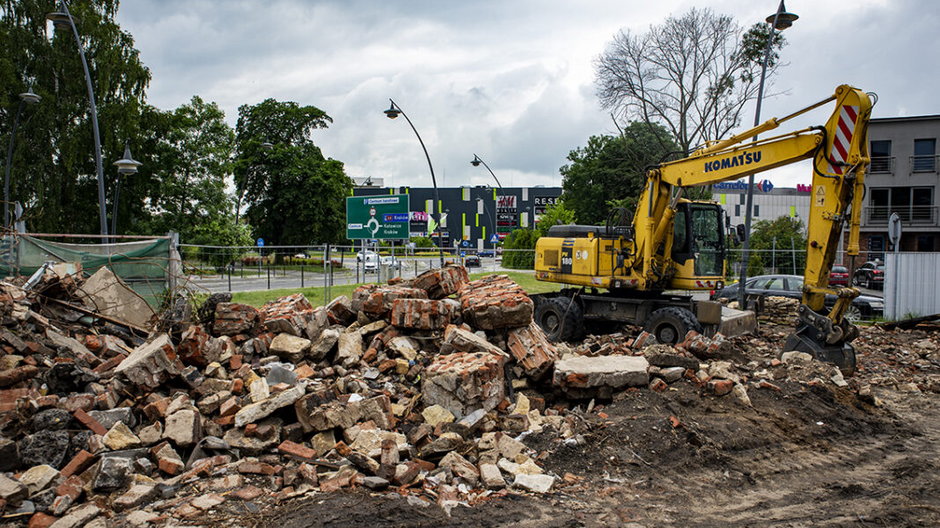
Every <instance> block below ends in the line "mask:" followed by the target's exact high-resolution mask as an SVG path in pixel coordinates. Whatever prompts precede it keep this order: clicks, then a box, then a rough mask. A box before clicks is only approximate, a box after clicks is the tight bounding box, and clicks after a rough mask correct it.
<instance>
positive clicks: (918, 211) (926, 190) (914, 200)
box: [911, 187, 934, 222]
mask: <svg viewBox="0 0 940 528" xmlns="http://www.w3.org/2000/svg"><path fill="white" fill-rule="evenodd" d="M911 220H913V221H915V222H933V220H934V208H933V187H914V188H913V189H911Z"/></svg>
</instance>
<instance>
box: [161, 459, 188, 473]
mask: <svg viewBox="0 0 940 528" xmlns="http://www.w3.org/2000/svg"><path fill="white" fill-rule="evenodd" d="M185 467H186V466H185V465H184V464H183V461H182V460H177V459H173V458H160V459H158V460H157V468H159V469H160V471H162V472H164V473H166V474H167V475H179V474H180V473H182V472H183V469H184V468H185Z"/></svg>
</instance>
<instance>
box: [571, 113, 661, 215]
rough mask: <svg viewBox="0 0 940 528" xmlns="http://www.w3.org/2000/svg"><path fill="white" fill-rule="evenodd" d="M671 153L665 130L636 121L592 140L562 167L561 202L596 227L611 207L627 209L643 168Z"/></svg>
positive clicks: (643, 178) (633, 200) (638, 189)
mask: <svg viewBox="0 0 940 528" xmlns="http://www.w3.org/2000/svg"><path fill="white" fill-rule="evenodd" d="M675 150H676V146H675V144H674V143H673V142H672V140H671V138H670V136H669V132H668V131H667V130H666V129H665V128H663V127H661V126H659V125H656V124H646V123H640V122H635V123H631V124H630V125H629V126H628V127H626V128H625V129H623V130H622V132H621V134H620V135H619V136H591V137H590V139H588V144H587V146H585V147H579V148H577V149H575V150H572V151H571V152H570V153H569V154H568V161H569V162H570V163H568V164H567V165H564V166H563V167H561V169H560V172H561V175H562V189H563V193H562V198H563V200H564V203H565V207H566V208H569V209H570V210H571V211H573V212H574V218H575V220H576V221H577V223H579V224H600V223H603V222H604V221H605V220H606V218H607V213H608V211H609V210H610V209H611V208H612V207H615V206H619V207H627V208H630V209H632V208H633V207H634V206H635V205H636V202H637V200H638V199H639V197H640V194H641V193H642V192H643V188H644V185H645V183H646V169H647V167H649V166H651V165H655V164H657V163H660V162H661V161H663V159H664V158H665V157H666V156H667V155H668V154H669V153H670V152H672V151H675Z"/></svg>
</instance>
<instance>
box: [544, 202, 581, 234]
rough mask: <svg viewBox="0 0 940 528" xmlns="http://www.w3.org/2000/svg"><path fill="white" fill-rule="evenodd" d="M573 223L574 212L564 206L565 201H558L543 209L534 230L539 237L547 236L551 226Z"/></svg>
mask: <svg viewBox="0 0 940 528" xmlns="http://www.w3.org/2000/svg"><path fill="white" fill-rule="evenodd" d="M573 223H574V211H572V210H571V209H568V207H566V206H565V201H564V200H563V199H559V200H558V201H557V202H555V203H554V204H551V205H549V206H548V207H546V208H545V212H544V213H543V214H542V217H541V218H539V222H538V224H537V226H536V228H535V230H536V231H537V232H538V235H539V236H540V237H543V236H546V235H548V230H549V229H550V228H551V227H552V226H553V225H567V224H573Z"/></svg>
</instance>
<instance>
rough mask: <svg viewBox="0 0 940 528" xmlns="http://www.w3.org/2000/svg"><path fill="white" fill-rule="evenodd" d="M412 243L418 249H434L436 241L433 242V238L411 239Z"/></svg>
mask: <svg viewBox="0 0 940 528" xmlns="http://www.w3.org/2000/svg"><path fill="white" fill-rule="evenodd" d="M410 241H411V242H414V245H415V247H416V248H433V247H436V246H435V245H434V241H433V240H431V237H411V240H410Z"/></svg>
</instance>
